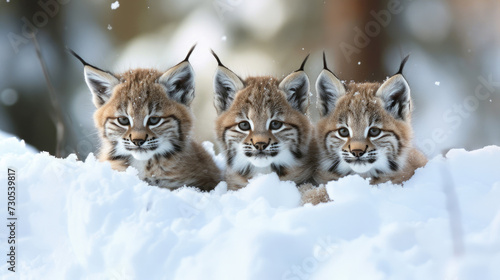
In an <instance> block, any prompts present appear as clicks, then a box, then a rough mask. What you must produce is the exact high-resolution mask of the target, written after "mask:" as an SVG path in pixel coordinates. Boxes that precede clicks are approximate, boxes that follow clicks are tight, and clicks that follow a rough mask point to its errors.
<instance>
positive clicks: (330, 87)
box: [316, 52, 346, 116]
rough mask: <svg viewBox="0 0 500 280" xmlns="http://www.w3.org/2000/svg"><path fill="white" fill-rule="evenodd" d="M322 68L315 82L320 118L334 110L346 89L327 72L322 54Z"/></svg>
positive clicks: (333, 75) (335, 77)
mask: <svg viewBox="0 0 500 280" xmlns="http://www.w3.org/2000/svg"><path fill="white" fill-rule="evenodd" d="M323 68H324V69H323V71H321V73H320V74H319V76H318V79H317V80H316V93H317V94H318V104H319V106H320V114H321V116H326V115H328V114H329V113H330V112H332V111H333V109H335V105H336V104H337V101H338V100H339V98H340V97H342V96H343V95H345V94H346V89H345V86H344V84H343V83H342V81H340V80H339V79H338V78H337V76H335V74H333V73H332V72H331V71H330V70H328V67H327V65H326V57H325V53H324V52H323Z"/></svg>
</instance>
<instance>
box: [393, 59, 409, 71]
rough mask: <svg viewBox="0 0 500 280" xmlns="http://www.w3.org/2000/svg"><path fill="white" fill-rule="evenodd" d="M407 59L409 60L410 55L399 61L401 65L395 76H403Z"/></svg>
mask: <svg viewBox="0 0 500 280" xmlns="http://www.w3.org/2000/svg"><path fill="white" fill-rule="evenodd" d="M408 58H410V55H407V56H406V57H405V58H403V61H401V64H400V65H399V70H398V72H397V73H396V74H401V75H403V68H404V67H405V64H406V62H407V61H408ZM396 74H394V75H396Z"/></svg>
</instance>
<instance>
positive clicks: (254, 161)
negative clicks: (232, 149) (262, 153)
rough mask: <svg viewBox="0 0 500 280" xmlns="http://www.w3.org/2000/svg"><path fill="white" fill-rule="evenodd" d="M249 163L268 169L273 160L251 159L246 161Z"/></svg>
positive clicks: (265, 158)
mask: <svg viewBox="0 0 500 280" xmlns="http://www.w3.org/2000/svg"><path fill="white" fill-rule="evenodd" d="M248 161H250V163H252V164H253V165H254V166H256V167H268V166H269V165H271V163H273V158H272V157H270V156H269V157H261V158H254V157H251V158H249V159H248Z"/></svg>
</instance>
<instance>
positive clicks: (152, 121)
mask: <svg viewBox="0 0 500 280" xmlns="http://www.w3.org/2000/svg"><path fill="white" fill-rule="evenodd" d="M160 120H161V118H160V117H149V119H148V125H155V124H158V123H159V122H160Z"/></svg>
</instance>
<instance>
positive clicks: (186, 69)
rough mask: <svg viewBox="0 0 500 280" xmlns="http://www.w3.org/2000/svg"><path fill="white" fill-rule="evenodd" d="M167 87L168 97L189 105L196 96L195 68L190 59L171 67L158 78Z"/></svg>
mask: <svg viewBox="0 0 500 280" xmlns="http://www.w3.org/2000/svg"><path fill="white" fill-rule="evenodd" d="M158 83H160V84H162V85H163V86H164V87H165V91H166V92H167V95H168V97H170V99H172V100H175V101H177V102H179V103H181V104H184V105H186V106H189V104H191V101H193V98H194V70H193V67H191V64H190V63H189V61H183V62H181V63H179V64H177V65H176V66H174V67H172V68H170V69H168V70H167V72H165V73H164V74H163V75H161V77H160V78H159V79H158Z"/></svg>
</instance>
